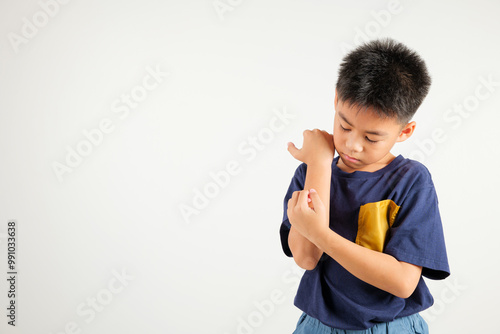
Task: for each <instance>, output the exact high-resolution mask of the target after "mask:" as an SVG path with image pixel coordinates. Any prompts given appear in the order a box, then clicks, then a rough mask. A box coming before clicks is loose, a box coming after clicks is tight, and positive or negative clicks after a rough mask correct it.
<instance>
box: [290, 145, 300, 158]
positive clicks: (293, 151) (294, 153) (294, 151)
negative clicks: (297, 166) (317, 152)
mask: <svg viewBox="0 0 500 334" xmlns="http://www.w3.org/2000/svg"><path fill="white" fill-rule="evenodd" d="M287 148H288V152H290V154H291V155H292V157H294V158H295V159H297V156H298V154H299V151H300V150H299V149H298V148H297V147H295V144H294V143H291V142H290V143H288V144H287Z"/></svg>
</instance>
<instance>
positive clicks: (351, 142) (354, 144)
mask: <svg viewBox="0 0 500 334" xmlns="http://www.w3.org/2000/svg"><path fill="white" fill-rule="evenodd" d="M346 147H347V148H348V149H349V150H350V151H351V152H356V153H358V152H361V151H362V150H363V145H361V143H360V141H359V140H357V139H356V138H353V136H349V138H347V141H346Z"/></svg>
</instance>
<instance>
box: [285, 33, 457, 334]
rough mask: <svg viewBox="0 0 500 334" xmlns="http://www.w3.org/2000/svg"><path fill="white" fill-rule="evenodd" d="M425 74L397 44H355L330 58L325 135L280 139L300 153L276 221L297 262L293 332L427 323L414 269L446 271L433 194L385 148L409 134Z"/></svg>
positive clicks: (408, 164) (387, 329)
mask: <svg viewBox="0 0 500 334" xmlns="http://www.w3.org/2000/svg"><path fill="white" fill-rule="evenodd" d="M430 83H431V79H430V77H429V75H428V73H427V69H426V66H425V63H424V62H423V60H422V59H421V58H420V57H419V56H418V55H417V54H416V53H415V52H414V51H412V50H410V49H408V48H407V47H406V46H404V45H403V44H401V43H398V42H396V41H394V40H391V39H385V40H376V41H372V42H370V43H367V44H364V45H362V46H360V47H358V48H356V49H355V50H354V51H352V52H351V53H349V54H348V55H347V56H346V57H345V58H344V59H343V62H342V64H341V66H340V70H339V76H338V80H337V85H336V91H335V118H334V129H333V135H330V134H329V133H327V132H325V131H319V130H317V129H316V130H313V131H308V130H306V131H304V143H303V146H302V148H301V149H297V148H296V147H295V145H293V144H292V143H289V144H288V150H289V152H290V153H291V154H292V156H293V157H294V158H296V159H298V160H300V161H302V162H303V163H302V164H301V165H300V166H299V167H298V168H297V170H296V171H295V175H294V177H293V178H292V181H291V184H290V187H289V189H288V192H287V194H286V196H285V201H284V208H285V210H284V211H285V212H284V217H283V222H282V224H281V229H280V235H281V243H282V247H283V251H284V252H285V254H286V255H287V256H293V258H294V260H295V262H296V263H297V264H298V265H299V266H300V267H302V268H304V269H306V272H305V273H304V276H303V277H302V280H301V282H300V285H299V288H298V291H297V295H296V297H295V305H296V306H297V307H298V308H300V309H301V310H302V311H303V312H304V313H303V314H302V316H301V317H300V319H299V322H298V324H297V329H296V330H295V332H294V333H296V334H299V333H300V334H303V333H398V334H400V333H428V328H427V324H426V323H425V321H424V320H423V319H422V318H421V317H420V315H419V314H418V312H420V311H422V310H425V309H426V308H428V307H430V306H431V305H432V304H433V298H432V296H431V294H430V292H429V290H428V289H427V286H426V284H425V282H424V280H423V278H422V276H426V277H427V278H431V279H444V278H446V277H447V276H448V275H449V274H450V270H449V266H448V259H447V255H446V248H445V243H444V235H443V229H442V225H441V218H440V215H439V209H438V200H437V195H436V192H435V189H434V185H433V183H432V179H431V176H430V174H429V172H428V170H427V169H426V168H425V167H424V166H423V165H422V164H420V163H419V162H416V161H413V160H409V159H405V158H403V157H402V156H401V155H399V156H397V157H395V156H394V155H392V154H391V152H390V150H391V149H392V147H393V146H394V144H395V143H396V142H402V141H404V140H406V139H408V138H409V137H410V136H411V135H412V134H413V131H414V130H415V126H416V123H415V122H414V121H411V118H412V116H413V115H414V113H415V112H416V110H417V109H418V107H419V106H420V104H421V103H422V101H423V99H424V98H425V96H426V95H427V92H428V90H429V87H430ZM335 150H336V151H337V152H338V154H339V156H338V157H336V158H334V152H335Z"/></svg>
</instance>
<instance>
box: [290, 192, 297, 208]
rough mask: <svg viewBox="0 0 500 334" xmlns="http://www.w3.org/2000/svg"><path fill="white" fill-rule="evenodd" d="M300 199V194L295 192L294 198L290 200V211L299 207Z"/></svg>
mask: <svg viewBox="0 0 500 334" xmlns="http://www.w3.org/2000/svg"><path fill="white" fill-rule="evenodd" d="M298 198H299V192H298V191H294V192H293V194H292V197H291V198H290V199H289V200H288V210H291V209H293V208H294V207H295V206H296V205H297V199H298Z"/></svg>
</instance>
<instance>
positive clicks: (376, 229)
mask: <svg viewBox="0 0 500 334" xmlns="http://www.w3.org/2000/svg"><path fill="white" fill-rule="evenodd" d="M398 211H399V206H398V205H396V203H394V202H393V201H392V200H390V199H386V200H383V201H380V202H375V203H367V204H365V205H362V206H361V207H360V208H359V217H358V234H357V236H356V243H357V244H358V245H361V246H363V247H366V248H369V249H373V250H376V251H379V252H382V251H383V250H384V245H385V238H386V235H387V231H388V230H389V228H390V227H391V226H392V224H394V220H395V219H396V215H397V213H398Z"/></svg>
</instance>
